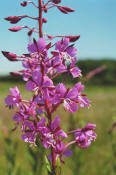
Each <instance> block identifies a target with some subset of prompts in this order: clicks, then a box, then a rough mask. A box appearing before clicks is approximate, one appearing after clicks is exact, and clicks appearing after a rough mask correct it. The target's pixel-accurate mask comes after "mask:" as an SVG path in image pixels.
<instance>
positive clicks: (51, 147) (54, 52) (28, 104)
mask: <svg viewBox="0 0 116 175" xmlns="http://www.w3.org/2000/svg"><path fill="white" fill-rule="evenodd" d="M59 3H61V0H48V2H46V3H45V2H44V0H38V6H37V5H36V4H33V2H32V1H24V2H22V3H21V5H22V6H23V7H25V6H27V5H28V4H33V5H34V6H35V7H37V10H39V16H38V17H36V18H35V17H29V16H28V15H20V16H11V17H7V18H6V20H7V21H9V22H10V23H11V24H15V23H18V22H19V21H20V20H21V19H23V18H26V17H28V18H30V19H32V20H35V19H36V20H38V24H39V27H38V28H35V27H28V26H27V25H25V26H15V27H13V28H10V29H9V30H10V31H12V32H18V31H20V30H23V29H25V28H26V29H27V30H29V32H28V33H27V35H28V37H30V36H31V35H32V34H39V37H38V38H39V39H38V40H36V39H35V37H34V38H33V42H32V43H30V44H28V46H27V49H28V52H29V53H28V54H22V55H21V56H19V55H16V54H14V53H12V52H7V51H2V54H3V55H4V56H5V57H6V58H7V59H8V60H9V61H21V62H22V66H23V67H24V69H23V70H20V71H19V72H18V73H16V72H11V75H13V76H22V78H23V80H24V81H25V82H26V90H27V91H31V92H33V95H32V98H31V99H30V100H26V99H23V97H22V95H21V93H20V91H19V89H18V87H17V86H16V87H15V88H10V94H9V95H8V96H7V97H6V98H5V102H6V104H7V106H8V107H9V109H13V107H14V106H16V107H17V111H16V113H15V114H14V115H13V120H14V122H15V129H16V128H17V127H18V126H21V132H22V136H21V137H22V140H24V141H25V142H28V143H30V144H33V145H35V146H38V144H37V141H39V142H40V143H41V144H42V145H43V148H45V149H46V150H48V151H49V154H48V155H47V158H46V160H47V161H48V162H49V164H50V167H49V170H50V168H51V171H50V174H51V175H60V174H61V171H59V170H58V167H59V165H58V164H59V162H60V164H61V163H64V157H69V156H71V154H72V151H71V150H70V149H69V146H70V147H71V145H72V144H75V145H76V146H78V147H80V148H87V147H89V146H90V145H91V143H92V142H93V141H94V140H95V139H96V133H95V132H94V130H95V127H96V125H94V124H90V123H88V124H87V125H86V126H85V127H83V128H78V129H76V128H74V130H73V131H69V132H68V131H67V132H65V131H64V130H63V129H62V128H61V125H60V117H59V116H58V115H56V116H55V118H54V115H53V113H54V112H56V111H57V109H58V108H59V106H60V105H63V106H64V110H65V111H68V112H69V113H71V114H73V113H75V112H77V111H78V109H79V107H89V106H90V102H89V100H88V98H87V97H86V95H85V94H83V91H84V85H83V84H82V83H81V82H77V83H76V84H75V85H74V87H72V88H67V87H66V86H65V84H63V83H57V84H55V83H54V78H57V77H58V76H59V75H62V76H63V74H65V75H64V76H65V77H66V75H67V76H69V75H70V76H72V78H80V77H81V76H82V74H81V70H80V69H79V68H78V67H77V66H76V62H77V49H76V48H75V47H74V44H72V42H73V43H74V42H75V41H77V40H78V39H79V38H80V35H55V36H51V35H49V34H44V33H43V23H47V19H46V18H43V17H42V16H43V13H47V11H48V10H51V9H52V8H53V7H56V9H57V10H59V12H61V13H64V14H68V13H70V12H74V9H72V8H70V7H66V6H61V5H58V4H59ZM50 5H52V6H50ZM54 38H57V39H59V38H61V39H60V40H58V41H56V43H53V44H52V42H49V40H53V39H54ZM72 134H73V136H74V137H73V140H71V141H70V142H68V141H67V138H68V137H69V136H70V135H72ZM37 139H38V140H37Z"/></svg>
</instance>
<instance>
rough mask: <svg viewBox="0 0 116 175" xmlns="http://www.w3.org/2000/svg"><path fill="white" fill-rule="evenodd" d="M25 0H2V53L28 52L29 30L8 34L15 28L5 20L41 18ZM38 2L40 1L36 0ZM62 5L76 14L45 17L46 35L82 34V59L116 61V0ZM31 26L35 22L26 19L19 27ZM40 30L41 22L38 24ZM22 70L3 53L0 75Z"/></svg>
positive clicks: (83, 0)
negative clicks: (19, 17)
mask: <svg viewBox="0 0 116 175" xmlns="http://www.w3.org/2000/svg"><path fill="white" fill-rule="evenodd" d="M20 2H22V1H21V0H7V1H6V0H5V1H2V0H1V1H0V41H1V42H0V50H6V51H10V52H14V53H17V54H22V53H24V52H25V53H26V52H27V49H26V47H27V44H28V38H27V35H26V33H27V32H26V30H23V31H20V32H18V33H13V32H10V31H8V28H10V27H13V25H11V24H10V23H9V22H7V21H5V20H3V18H4V17H7V16H15V15H21V14H28V15H32V16H37V10H36V9H35V8H34V7H32V6H31V5H28V7H25V8H23V7H21V6H20ZM34 2H35V3H36V2H37V0H34ZM62 5H65V6H70V7H72V8H74V9H75V10H76V11H75V12H74V13H70V14H68V15H64V14H62V13H60V12H59V11H58V10H57V9H52V10H50V11H49V12H48V14H47V15H46V14H45V15H44V16H45V17H47V18H48V23H47V24H46V25H45V26H44V33H49V34H53V35H55V34H67V35H73V34H74V35H77V34H80V35H81V38H80V40H79V41H77V42H76V47H77V48H78V58H79V59H83V58H97V59H100V58H114V59H115V58H116V0H62ZM27 24H28V25H29V26H31V24H32V20H30V21H28V20H27V19H26V20H22V21H21V22H19V23H18V24H17V25H19V26H20V25H27ZM35 26H36V27H37V23H36V24H35ZM20 69H21V65H20V64H19V63H12V62H8V60H6V59H5V58H4V57H3V56H2V54H1V53H0V74H6V73H8V72H10V71H17V70H20Z"/></svg>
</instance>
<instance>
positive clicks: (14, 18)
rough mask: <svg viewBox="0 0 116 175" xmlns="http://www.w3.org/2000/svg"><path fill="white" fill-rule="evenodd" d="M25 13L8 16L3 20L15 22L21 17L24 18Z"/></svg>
mask: <svg viewBox="0 0 116 175" xmlns="http://www.w3.org/2000/svg"><path fill="white" fill-rule="evenodd" d="M25 17H26V15H21V16H9V17H7V18H5V20H7V21H9V22H10V23H11V24H16V23H17V22H19V21H20V20H21V19H22V18H25Z"/></svg>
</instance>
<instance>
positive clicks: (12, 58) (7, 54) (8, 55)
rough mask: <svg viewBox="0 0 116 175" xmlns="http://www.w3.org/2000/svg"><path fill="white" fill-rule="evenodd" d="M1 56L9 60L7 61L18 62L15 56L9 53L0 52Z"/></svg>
mask: <svg viewBox="0 0 116 175" xmlns="http://www.w3.org/2000/svg"><path fill="white" fill-rule="evenodd" d="M2 54H3V55H4V56H5V57H6V58H7V59H8V60H9V61H18V59H17V55H16V54H14V53H11V52H6V51H2Z"/></svg>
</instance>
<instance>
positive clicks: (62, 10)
mask: <svg viewBox="0 0 116 175" xmlns="http://www.w3.org/2000/svg"><path fill="white" fill-rule="evenodd" d="M57 8H58V9H59V10H60V11H61V12H62V13H64V14H67V13H68V12H67V10H65V9H64V8H62V6H58V7H57Z"/></svg>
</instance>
